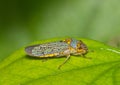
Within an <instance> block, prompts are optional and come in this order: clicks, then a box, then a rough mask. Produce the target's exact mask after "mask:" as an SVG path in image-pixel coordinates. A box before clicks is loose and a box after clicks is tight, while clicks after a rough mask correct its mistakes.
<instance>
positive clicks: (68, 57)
mask: <svg viewBox="0 0 120 85" xmlns="http://www.w3.org/2000/svg"><path fill="white" fill-rule="evenodd" d="M69 59H70V55H68V56H67V58H66V59H65V61H64V62H63V63H62V64H61V65H59V67H58V69H60V68H61V67H62V65H64V64H65V63H66V62H67V60H69Z"/></svg>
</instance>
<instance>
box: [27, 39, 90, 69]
mask: <svg viewBox="0 0 120 85" xmlns="http://www.w3.org/2000/svg"><path fill="white" fill-rule="evenodd" d="M25 51H26V53H27V54H28V55H29V56H33V57H40V58H47V57H62V56H66V59H65V61H64V62H63V63H62V64H61V65H59V67H58V68H59V69H60V67H61V66H62V65H63V64H65V63H66V62H67V60H68V59H69V58H70V55H82V56H83V55H84V54H86V53H87V52H88V48H87V46H86V45H85V44H84V43H83V42H82V41H81V40H76V39H72V38H68V39H65V40H61V41H56V42H49V43H44V44H38V45H32V46H28V47H26V48H25Z"/></svg>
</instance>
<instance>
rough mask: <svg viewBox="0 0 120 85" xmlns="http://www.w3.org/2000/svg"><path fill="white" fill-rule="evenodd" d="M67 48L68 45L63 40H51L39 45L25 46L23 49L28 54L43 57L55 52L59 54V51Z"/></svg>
mask: <svg viewBox="0 0 120 85" xmlns="http://www.w3.org/2000/svg"><path fill="white" fill-rule="evenodd" d="M68 48H69V45H68V44H67V43H65V42H60V41H59V42H51V43H45V44H39V45H33V46H28V47H26V49H25V51H26V52H27V54H28V55H30V56H36V57H42V56H43V57H44V56H48V57H49V55H53V56H54V54H56V55H55V56H57V55H58V56H59V54H60V53H62V52H64V51H65V50H67V49H68Z"/></svg>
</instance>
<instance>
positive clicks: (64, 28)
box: [0, 0, 120, 61]
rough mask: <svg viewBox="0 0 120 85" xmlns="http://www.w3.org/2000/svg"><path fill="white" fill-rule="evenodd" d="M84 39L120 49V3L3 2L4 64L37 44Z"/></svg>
mask: <svg viewBox="0 0 120 85" xmlns="http://www.w3.org/2000/svg"><path fill="white" fill-rule="evenodd" d="M67 36H68V37H82V38H89V39H94V40H98V41H101V42H104V43H106V44H109V45H112V46H114V47H118V48H119V47H120V0H0V61H1V60H3V59H4V58H5V57H7V56H8V55H10V54H11V53H12V52H14V51H15V50H17V49H19V48H21V47H23V46H26V45H28V44H29V43H31V42H34V41H37V40H44V39H50V38H59V37H67Z"/></svg>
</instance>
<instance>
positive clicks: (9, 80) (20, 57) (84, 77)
mask: <svg viewBox="0 0 120 85" xmlns="http://www.w3.org/2000/svg"><path fill="white" fill-rule="evenodd" d="M56 40H60V39H52V40H44V41H37V42H34V43H32V44H38V43H45V42H53V41H56ZM81 40H82V41H83V42H84V43H85V44H86V45H87V46H88V48H89V52H88V53H87V54H86V57H90V58H91V59H88V58H83V57H79V56H71V58H70V60H69V61H68V62H67V63H66V64H64V65H63V66H62V68H61V69H60V70H59V69H58V66H59V65H60V64H61V63H62V62H63V61H64V60H65V58H51V59H48V60H47V61H46V62H42V61H43V59H38V58H37V59H36V58H31V57H29V56H27V55H26V53H25V51H24V48H21V49H20V50H18V51H16V52H15V53H13V54H12V55H11V56H9V57H7V58H6V59H4V60H3V61H2V62H0V85H120V51H119V50H118V49H116V48H112V47H109V46H107V45H105V44H103V43H100V42H97V41H94V40H89V39H81Z"/></svg>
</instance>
